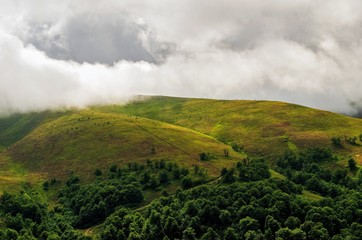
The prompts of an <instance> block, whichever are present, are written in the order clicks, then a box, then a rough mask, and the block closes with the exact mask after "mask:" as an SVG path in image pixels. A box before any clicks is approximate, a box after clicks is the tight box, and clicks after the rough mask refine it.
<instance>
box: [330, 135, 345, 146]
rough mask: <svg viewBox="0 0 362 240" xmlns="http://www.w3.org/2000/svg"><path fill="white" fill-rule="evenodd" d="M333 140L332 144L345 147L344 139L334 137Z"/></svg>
mask: <svg viewBox="0 0 362 240" xmlns="http://www.w3.org/2000/svg"><path fill="white" fill-rule="evenodd" d="M331 142H332V145H333V146H335V147H339V148H341V147H343V145H342V141H341V139H340V138H339V137H332V139H331Z"/></svg>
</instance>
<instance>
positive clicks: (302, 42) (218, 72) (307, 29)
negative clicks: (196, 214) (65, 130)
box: [0, 0, 362, 114]
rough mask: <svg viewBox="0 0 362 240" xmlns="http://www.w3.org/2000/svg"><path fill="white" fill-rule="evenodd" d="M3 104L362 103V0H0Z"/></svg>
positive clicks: (345, 107)
mask: <svg viewBox="0 0 362 240" xmlns="http://www.w3.org/2000/svg"><path fill="white" fill-rule="evenodd" d="M0 6H1V7H0V114H6V113H12V112H26V111H36V110H43V109H50V108H57V107H72V106H77V107H82V106H87V105H91V104H99V103H101V104H102V103H113V102H120V101H123V100H124V99H127V98H129V97H130V96H132V95H136V94H144V95H171V96H185V97H205V98H220V99H268V100H281V101H287V102H293V103H298V104H302V105H307V106H311V107H316V108H322V109H327V110H331V111H336V112H342V113H348V114H356V113H357V112H358V111H359V110H360V109H362V1H361V0H343V1H341V0H328V1H325V0H293V1H290V0H268V1H265V0H225V1H221V0H182V1H180V0H177V1H176V0H152V1H150V0H103V1H99V0H62V1H55V0H54V1H53V0H0Z"/></svg>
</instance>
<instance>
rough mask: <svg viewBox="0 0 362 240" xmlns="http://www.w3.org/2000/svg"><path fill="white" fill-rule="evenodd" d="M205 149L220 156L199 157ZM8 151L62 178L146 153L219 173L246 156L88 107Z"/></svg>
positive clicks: (197, 136) (190, 134)
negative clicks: (200, 158)
mask: <svg viewBox="0 0 362 240" xmlns="http://www.w3.org/2000/svg"><path fill="white" fill-rule="evenodd" d="M224 149H229V153H230V156H229V157H225V156H224V152H223V151H224ZM202 152H210V153H212V154H213V155H215V156H216V157H217V159H215V160H212V161H200V160H199V154H200V153H202ZM6 153H7V154H8V156H9V157H10V158H11V159H12V160H13V161H15V162H16V163H20V164H22V165H23V166H25V167H26V169H28V170H29V171H30V172H37V173H41V174H43V178H51V177H56V178H61V179H65V178H67V177H68V176H69V174H70V172H71V171H74V172H76V173H77V174H79V175H82V176H88V177H89V176H91V175H92V174H93V172H94V171H95V169H97V168H100V169H105V168H107V169H108V168H109V167H110V166H111V165H112V164H126V163H128V162H134V161H137V162H146V160H147V159H166V160H172V161H174V162H178V163H179V164H180V165H184V166H187V167H191V166H192V165H193V164H197V165H200V166H202V167H205V168H206V169H208V171H209V173H210V174H212V175H218V174H219V172H220V170H221V168H222V167H223V166H231V165H233V164H234V163H235V162H236V161H238V160H241V159H243V158H244V155H242V154H239V153H236V152H234V151H233V150H232V149H231V148H230V146H227V145H225V144H223V143H221V142H219V141H217V140H215V139H214V138H212V137H209V136H206V135H204V134H201V133H198V132H195V131H192V130H189V129H186V128H183V127H179V126H175V125H171V124H167V123H163V122H160V121H155V120H150V119H145V118H139V117H132V116H127V115H124V114H104V113H98V112H94V111H87V110H85V111H81V112H78V113H76V112H73V113H67V114H65V115H63V116H61V117H59V118H57V119H55V120H52V121H48V122H46V123H44V124H42V125H40V126H38V128H36V129H35V130H34V131H32V132H31V133H30V134H28V135H27V136H26V137H24V138H23V139H22V140H20V141H18V142H17V143H15V144H13V145H12V146H10V147H9V148H8V150H6Z"/></svg>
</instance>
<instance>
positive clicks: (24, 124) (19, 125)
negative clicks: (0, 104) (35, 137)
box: [0, 112, 47, 147]
mask: <svg viewBox="0 0 362 240" xmlns="http://www.w3.org/2000/svg"><path fill="white" fill-rule="evenodd" d="M46 115H47V112H41V113H28V114H15V115H12V116H10V117H7V118H0V146H2V147H8V146H10V145H11V144H13V143H15V142H17V141H19V140H20V139H22V138H23V137H25V136H26V135H27V134H28V133H30V132H31V131H32V130H33V129H34V128H36V127H37V126H38V125H39V124H40V123H41V122H42V121H43V120H44V118H45V117H46Z"/></svg>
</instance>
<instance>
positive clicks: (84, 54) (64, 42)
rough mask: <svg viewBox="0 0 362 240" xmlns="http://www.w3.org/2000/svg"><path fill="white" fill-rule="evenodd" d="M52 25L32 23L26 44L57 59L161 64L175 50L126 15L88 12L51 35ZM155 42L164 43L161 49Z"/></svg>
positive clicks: (68, 21) (70, 20)
mask: <svg viewBox="0 0 362 240" xmlns="http://www.w3.org/2000/svg"><path fill="white" fill-rule="evenodd" d="M52 27H53V26H52V25H51V24H46V23H38V24H36V23H33V24H32V25H31V26H30V29H31V32H30V33H29V35H27V36H26V39H24V40H25V43H27V44H32V45H34V46H35V47H36V48H37V49H39V50H41V51H44V52H46V53H47V55H48V56H49V57H51V58H54V59H60V60H73V61H76V62H79V63H82V62H87V63H105V64H109V65H111V64H113V63H115V62H118V61H120V60H126V61H131V62H137V61H146V62H151V63H159V62H162V60H163V59H164V58H165V57H166V56H167V55H168V54H170V52H171V51H172V44H169V43H164V42H163V43H157V42H156V41H155V40H154V39H152V38H151V36H150V34H149V29H148V28H147V26H145V25H143V24H140V23H136V22H132V21H130V20H129V19H128V18H127V16H122V15H117V14H115V15H110V16H108V15H104V14H87V13H85V14H81V15H78V16H74V17H72V18H70V19H68V20H67V22H66V24H64V26H63V28H62V30H61V31H60V32H58V33H57V34H55V35H50V34H48V33H49V31H50V30H51V28H52ZM144 34H149V36H147V37H149V38H148V39H147V41H148V46H144V45H143V44H144V43H143V42H142V38H141V36H142V35H144ZM156 44H158V45H161V44H162V48H161V47H158V46H156ZM147 47H148V49H147ZM152 47H153V48H152ZM157 47H158V48H157Z"/></svg>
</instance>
